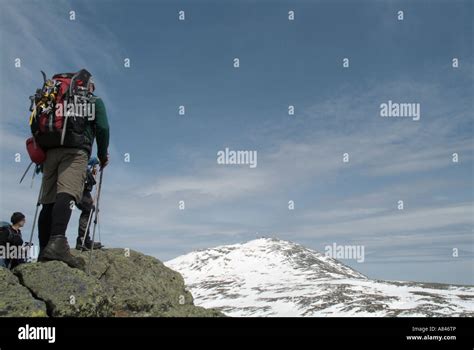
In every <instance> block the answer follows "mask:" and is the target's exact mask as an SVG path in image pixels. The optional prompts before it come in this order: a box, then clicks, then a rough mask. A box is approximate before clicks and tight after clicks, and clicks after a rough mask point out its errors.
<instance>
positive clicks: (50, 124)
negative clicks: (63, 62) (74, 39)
mask: <svg viewBox="0 0 474 350" xmlns="http://www.w3.org/2000/svg"><path fill="white" fill-rule="evenodd" d="M41 73H42V74H43V87H42V88H41V89H37V90H36V93H35V94H34V95H33V96H30V100H31V105H30V111H31V115H30V120H29V124H30V127H31V133H32V135H33V136H32V137H31V138H29V139H28V140H27V141H26V148H27V151H28V154H29V155H30V158H31V161H32V162H34V163H36V164H41V163H43V162H44V160H45V159H46V154H45V151H46V150H48V149H50V148H56V147H82V146H83V144H84V143H85V142H87V140H86V136H85V130H86V125H87V123H88V120H90V118H91V116H90V115H89V114H87V111H90V108H88V104H89V105H90V104H92V103H94V99H95V98H94V96H93V95H92V92H91V90H92V89H90V85H91V84H92V79H91V74H90V73H89V72H88V71H87V70H85V69H81V70H80V71H79V72H77V73H61V74H56V75H54V76H53V77H52V78H51V79H46V74H45V73H44V72H43V71H41ZM92 117H93V116H92Z"/></svg>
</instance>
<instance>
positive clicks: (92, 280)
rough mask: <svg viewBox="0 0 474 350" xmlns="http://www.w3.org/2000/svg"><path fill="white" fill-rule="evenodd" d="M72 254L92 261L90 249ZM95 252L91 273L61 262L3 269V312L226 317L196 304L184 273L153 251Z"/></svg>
mask: <svg viewBox="0 0 474 350" xmlns="http://www.w3.org/2000/svg"><path fill="white" fill-rule="evenodd" d="M72 254H73V255H76V256H82V257H83V258H84V259H85V260H86V263H88V262H89V253H88V252H84V253H82V252H79V251H76V250H72ZM93 256H94V258H93V263H92V265H91V271H90V274H87V273H86V272H84V271H82V270H79V269H72V268H70V267H69V266H67V265H66V264H64V263H63V262H60V261H50V262H45V263H27V264H21V265H19V266H17V267H16V268H15V269H14V270H13V271H12V272H11V271H9V270H7V269H5V268H0V316H24V317H35V316H50V317H137V316H139V317H216V316H224V315H223V314H221V313H220V312H219V311H216V310H213V309H205V308H203V307H198V306H195V305H194V303H193V297H192V295H191V293H190V292H189V291H188V290H187V289H186V287H185V285H184V280H183V277H181V275H180V274H179V273H178V272H176V271H173V270H171V269H170V268H168V267H166V266H165V265H163V263H162V262H161V261H159V260H157V259H155V258H153V257H151V256H147V255H144V254H141V253H139V252H135V251H128V250H124V249H106V250H98V251H94V252H93Z"/></svg>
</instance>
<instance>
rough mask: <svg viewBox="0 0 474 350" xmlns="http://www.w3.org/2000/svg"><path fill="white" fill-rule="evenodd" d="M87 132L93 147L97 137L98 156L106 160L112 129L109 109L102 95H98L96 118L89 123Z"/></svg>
mask: <svg viewBox="0 0 474 350" xmlns="http://www.w3.org/2000/svg"><path fill="white" fill-rule="evenodd" d="M85 134H86V136H87V138H88V139H89V140H90V142H91V145H90V146H91V147H92V143H93V142H94V137H95V139H96V141H97V158H99V160H101V161H102V160H106V159H107V149H108V148H109V137H110V129H109V121H108V118H107V111H106V110H105V105H104V102H103V101H102V99H101V98H100V97H97V98H96V100H95V118H94V120H92V121H91V122H90V123H89V124H88V126H87V128H86V130H85Z"/></svg>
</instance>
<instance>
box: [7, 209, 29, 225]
mask: <svg viewBox="0 0 474 350" xmlns="http://www.w3.org/2000/svg"><path fill="white" fill-rule="evenodd" d="M10 221H11V223H12V225H14V226H18V227H23V226H25V221H26V220H25V215H23V214H22V213H20V212H15V213H13V215H12V217H11V219H10Z"/></svg>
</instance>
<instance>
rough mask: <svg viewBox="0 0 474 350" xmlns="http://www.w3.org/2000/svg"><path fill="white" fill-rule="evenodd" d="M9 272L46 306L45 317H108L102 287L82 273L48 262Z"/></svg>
mask: <svg viewBox="0 0 474 350" xmlns="http://www.w3.org/2000/svg"><path fill="white" fill-rule="evenodd" d="M13 272H14V273H15V275H17V276H18V278H19V280H20V282H21V283H22V284H23V285H24V286H26V287H27V288H28V289H29V290H30V291H31V293H32V294H33V295H34V296H35V298H37V299H39V300H42V301H44V302H45V303H46V307H47V310H48V314H49V316H53V317H62V316H67V317H100V316H112V309H111V306H112V305H111V302H110V300H109V299H108V297H107V295H106V293H104V291H103V289H102V286H101V285H100V283H99V282H98V281H97V280H96V279H95V278H93V277H91V276H88V275H87V274H86V273H85V272H84V271H81V270H78V269H72V268H70V267H68V266H67V265H66V264H65V263H63V262H60V261H49V262H46V263H32V264H22V265H19V266H17V267H16V268H15V269H14V270H13Z"/></svg>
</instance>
